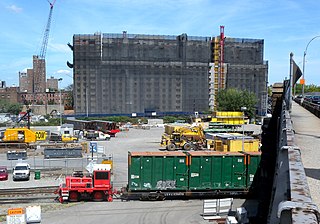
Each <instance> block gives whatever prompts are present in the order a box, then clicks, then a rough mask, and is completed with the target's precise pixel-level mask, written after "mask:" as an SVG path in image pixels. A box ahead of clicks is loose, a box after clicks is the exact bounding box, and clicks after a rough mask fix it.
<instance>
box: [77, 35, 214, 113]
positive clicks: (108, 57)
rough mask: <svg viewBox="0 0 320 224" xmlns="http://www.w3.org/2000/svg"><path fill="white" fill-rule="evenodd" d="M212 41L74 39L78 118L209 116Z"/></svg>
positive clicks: (117, 37)
mask: <svg viewBox="0 0 320 224" xmlns="http://www.w3.org/2000/svg"><path fill="white" fill-rule="evenodd" d="M210 45H211V38H210V37H192V36H187V35H186V34H182V35H179V36H163V35H140V34H127V33H126V32H123V33H122V34H100V33H96V34H93V35H74V37H73V46H72V49H73V56H74V57H73V68H74V102H75V108H74V109H75V113H76V114H132V113H148V112H167V113H168V114H169V113H182V112H195V111H205V110H208V97H209V96H208V63H209V62H210V57H211V52H210Z"/></svg>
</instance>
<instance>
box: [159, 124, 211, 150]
mask: <svg viewBox="0 0 320 224" xmlns="http://www.w3.org/2000/svg"><path fill="white" fill-rule="evenodd" d="M204 142H205V136H204V133H203V128H202V126H194V127H192V126H190V125H188V126H187V125H185V126H175V125H165V133H164V134H163V135H162V138H161V147H165V148H166V149H167V150H169V151H174V150H176V149H184V150H198V149H200V148H202V147H203V145H204Z"/></svg>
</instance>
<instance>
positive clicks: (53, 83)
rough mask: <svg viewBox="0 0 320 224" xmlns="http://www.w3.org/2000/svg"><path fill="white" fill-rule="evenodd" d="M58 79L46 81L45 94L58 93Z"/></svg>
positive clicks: (51, 78)
mask: <svg viewBox="0 0 320 224" xmlns="http://www.w3.org/2000/svg"><path fill="white" fill-rule="evenodd" d="M58 90H59V89H58V79H56V78H54V77H53V76H51V77H50V79H47V92H48V91H49V92H52V91H58Z"/></svg>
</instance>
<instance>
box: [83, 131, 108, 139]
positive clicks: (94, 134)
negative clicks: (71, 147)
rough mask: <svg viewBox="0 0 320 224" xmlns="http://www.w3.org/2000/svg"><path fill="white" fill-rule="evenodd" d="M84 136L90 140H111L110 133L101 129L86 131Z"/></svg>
mask: <svg viewBox="0 0 320 224" xmlns="http://www.w3.org/2000/svg"><path fill="white" fill-rule="evenodd" d="M84 137H85V138H86V139H89V140H110V135H109V134H105V133H103V132H101V131H86V132H85V133H84Z"/></svg>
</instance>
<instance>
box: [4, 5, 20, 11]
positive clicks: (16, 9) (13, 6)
mask: <svg viewBox="0 0 320 224" xmlns="http://www.w3.org/2000/svg"><path fill="white" fill-rule="evenodd" d="M6 8H7V9H9V10H10V11H12V12H15V13H20V12H22V8H19V7H18V6H16V5H10V6H7V7H6Z"/></svg>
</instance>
